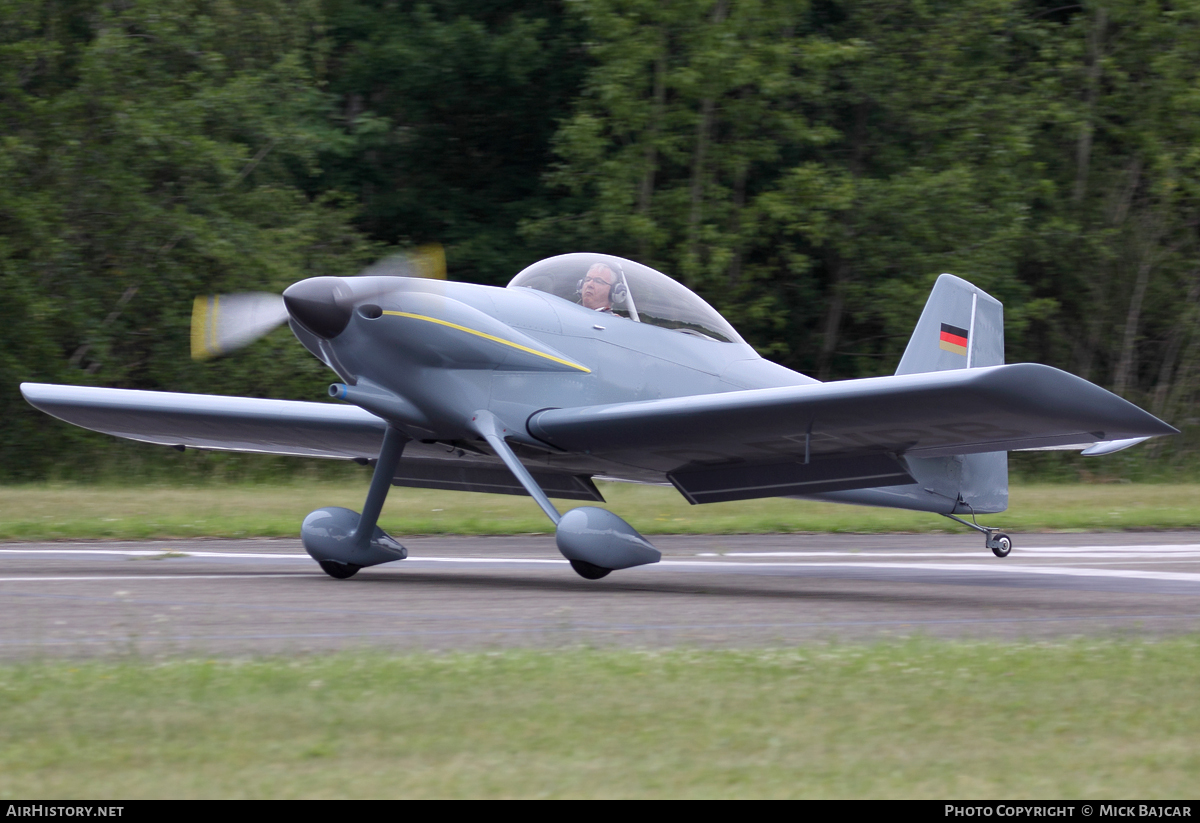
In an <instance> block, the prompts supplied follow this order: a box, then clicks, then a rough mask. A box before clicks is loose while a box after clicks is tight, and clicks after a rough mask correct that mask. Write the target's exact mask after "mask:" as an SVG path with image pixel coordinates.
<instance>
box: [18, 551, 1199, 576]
mask: <svg viewBox="0 0 1200 823" xmlns="http://www.w3.org/2000/svg"><path fill="white" fill-rule="evenodd" d="M268 556H269V557H279V556H280V555H268ZM283 557H285V558H293V559H294V557H295V556H289V555H283ZM304 557H305V559H309V558H308V557H307V555H305V556H304ZM404 564H405V566H408V567H418V568H419V567H421V566H427V565H428V566H439V565H442V564H448V565H454V564H467V565H480V564H482V565H521V566H530V565H534V566H565V565H567V561H566V560H542V559H521V558H506V557H478V558H476V557H419V558H410V559H408V560H406V561H404ZM399 568H403V567H399ZM399 568H397V567H395V566H393V567H392V569H395V570H399ZM642 568H645V569H649V570H653V569H656V568H657V569H660V570H665V571H671V570H684V569H696V570H698V571H770V570H773V569H774V570H783V571H787V570H794V571H799V570H802V569H829V570H843V571H848V570H855V569H856V570H862V569H878V570H886V571H897V570H905V571H926V572H931V571H937V572H967V573H971V574H979V575H983V574H1000V575H1042V576H1056V575H1057V576H1067V577H1092V578H1116V579H1139V580H1170V581H1175V582H1186V583H1200V573H1197V572H1156V571H1144V570H1139V569H1096V568H1081V567H1074V566H1018V565H1012V564H1004V563H1000V562H997V563H987V564H986V565H984V564H979V563H975V564H970V563H903V562H902V563H874V562H864V563H743V562H740V561H736V560H729V561H719V562H713V561H708V560H663V561H660V562H659V563H654V564H650V565H648V566H644V567H642ZM313 573H314V574H315V573H316V570H315V569H314V570H313ZM266 577H296V574H268V573H262V574H236V573H231V574H207V575H205V574H200V575H197V574H182V573H181V574H170V575H152V574H145V575H88V574H79V575H74V576H63V577H38V576H33V577H24V576H23V577H0V583H30V582H79V581H87V580H231V579H245V578H250V579H256V578H266Z"/></svg>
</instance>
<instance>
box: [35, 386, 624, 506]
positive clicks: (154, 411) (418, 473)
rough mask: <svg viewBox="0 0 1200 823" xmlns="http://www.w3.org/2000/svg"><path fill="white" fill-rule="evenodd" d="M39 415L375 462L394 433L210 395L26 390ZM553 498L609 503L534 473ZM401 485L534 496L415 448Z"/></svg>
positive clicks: (146, 438)
mask: <svg viewBox="0 0 1200 823" xmlns="http://www.w3.org/2000/svg"><path fill="white" fill-rule="evenodd" d="M21 393H22V394H24V395H25V399H26V400H28V401H29V402H30V403H31V404H32V405H33V406H35V407H36V408H38V409H41V410H42V411H44V412H46V413H47V414H50V415H53V416H54V417H57V418H59V419H60V420H65V421H66V422H68V423H73V424H75V425H76V426H82V427H83V428H85V429H91V430H92V431H98V432H103V433H105V434H112V435H116V436H117V437H124V438H127V439H129V440H140V441H142V442H143V443H157V444H160V445H164V446H187V447H190V448H196V449H217V450H221V451H241V452H261V453H266V454H284V455H294V456H300V457H334V458H343V459H346V458H349V459H368V460H371V459H374V458H375V457H376V456H377V455H378V454H379V446H380V444H381V443H382V442H383V433H384V431H385V430H386V429H387V423H386V422H385V421H383V420H382V419H380V418H378V417H376V416H375V415H373V414H371V413H370V412H367V411H364V410H363V409H360V408H359V407H357V406H349V405H342V404H336V405H335V404H333V403H304V402H300V401H295V400H264V399H259V398H254V397H221V396H217V395H209V394H177V393H173V392H154V391H135V390H132V389H103V388H92V387H88V386H56V385H49V384H45V383H22V384H21ZM532 473H533V475H534V477H535V478H536V479H537V481H538V483H539V484H540V485H541V486H542V488H543V489H545V491H546V493H547V494H549V495H550V496H551V497H561V498H566V499H569V500H597V501H600V502H603V501H604V497H603V496H602V495H601V494H600V492H599V490H598V489H597V488H596V486H595V484H593V483H592V481H591V478H590V476H588V475H582V474H573V473H570V472H562V471H546V470H544V469H542V470H538V469H533V470H532ZM392 482H393V483H394V484H396V485H398V486H415V487H417V488H428V489H451V490H456V491H474V492H490V493H493V494H525V493H526V492H525V490H524V488H523V487H522V486H521V484H520V483H519V482H517V480H516V478H514V477H513V476H512V474H511V473H510V472H509V471H508V470H507V469H505V468H504V465H503V464H502V463H500V461H499V460H498V459H497V458H495V457H492V456H491V455H486V454H482V453H481V454H472V453H468V452H463V451H462V450H459V449H447V448H446V447H445V446H442V445H440V444H436V443H434V444H425V443H416V442H414V443H410V444H408V446H406V447H405V450H404V459H403V460H401V461H400V465H399V466H398V467H397V469H396V474H395V476H394V477H393V479H392Z"/></svg>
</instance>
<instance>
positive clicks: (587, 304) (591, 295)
mask: <svg viewBox="0 0 1200 823" xmlns="http://www.w3.org/2000/svg"><path fill="white" fill-rule="evenodd" d="M616 282H617V274H616V272H614V271H613V270H612V269H610V268H609V267H608V266H607V265H605V264H604V263H596V264H595V265H593V266H592V267H591V268H590V269H588V272H587V276H585V277H584V278H583V281H582V282H581V283H580V286H579V298H580V301H579V302H580V303H582V304H583V307H584V308H585V309H594V310H595V311H601V312H607V313H609V314H612V290H613V284H614V283H616Z"/></svg>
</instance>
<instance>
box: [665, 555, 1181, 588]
mask: <svg viewBox="0 0 1200 823" xmlns="http://www.w3.org/2000/svg"><path fill="white" fill-rule="evenodd" d="M654 565H656V566H665V565H670V566H706V567H710V568H718V569H722V568H748V569H763V568H828V569H889V570H890V569H912V570H918V571H947V572H962V571H966V572H974V573H979V574H986V573H989V572H994V573H997V574H1032V575H1039V574H1040V575H1066V576H1069V577H1123V578H1139V579H1143V580H1175V581H1183V582H1188V583H1200V573H1195V572H1150V571H1140V570H1138V569H1088V568H1079V567H1075V566H1015V565H1011V564H1004V563H988V564H987V565H986V566H985V565H978V564H976V565H968V564H958V563H955V564H951V563H741V562H738V561H736V560H734V561H730V562H727V563H712V562H708V561H703V560H663V561H662V562H660V563H656V564H654ZM649 568H654V566H650V567H649Z"/></svg>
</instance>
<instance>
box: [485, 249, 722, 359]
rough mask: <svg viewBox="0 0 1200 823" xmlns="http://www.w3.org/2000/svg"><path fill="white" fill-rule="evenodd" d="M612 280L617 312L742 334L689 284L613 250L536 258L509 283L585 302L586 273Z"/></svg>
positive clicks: (704, 332) (716, 333)
mask: <svg viewBox="0 0 1200 823" xmlns="http://www.w3.org/2000/svg"><path fill="white" fill-rule="evenodd" d="M588 277H598V278H599V279H600V282H601V283H605V282H611V283H612V287H611V290H609V291H608V293H607V294H604V293H603V291H602V294H603V296H604V297H607V298H609V300H605V302H610V301H611V307H612V314H614V315H617V316H619V317H625V318H628V319H629V320H632V321H634V322H636V323H646V324H649V325H652V326H661V327H662V328H664V329H673V330H675V331H679V332H684V333H686V334H691V335H694V336H697V337H705V338H709V339H711V340H716V341H720V342H722V343H741V342H743V341H742V338H741V337H739V336H738V333H737V332H736V331H734V329H733V326H731V325H729V323H728V321H726V320H725V318H724V317H722V316H721V315H720V314H719V313H718V312H717V310H716V309H714V308H713V307H712V306H710V305H708V304H707V303H705V302H704V301H703V300H701V299H700V298H699V297H698V296H697V295H696V294H695V293H694V292H692V291H691V290H690V289H688V288H687V287H685V286H683V285H681V284H679V283H677V282H675V281H674V280H672V279H671V278H670V277H667V276H666V275H665V274H663V273H662V272H660V271H655V270H654V269H652V268H650V267H649V266H643V265H642V264H641V263H635V262H633V261H632V260H626V259H624V258H622V257H613V256H612V255H609V254H590V253H587V252H577V253H575V254H561V255H559V256H558V257H550V258H547V259H546V260H542V261H540V262H537V263H534V264H533V265H532V266H529V267H528V268H527V269H525V270H524V271H522V272H521V273H520V274H518V275H517V276H516V277H514V278H513V279H512V281H511V282H510V283H509V284H508V287H509V288H510V289H521V288H525V289H536V290H537V291H540V292H545V293H546V294H552V295H554V296H555V297H560V298H562V299H563V300H567V301H570V302H571V303H575V304H582V302H583V292H584V279H585V278H588Z"/></svg>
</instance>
